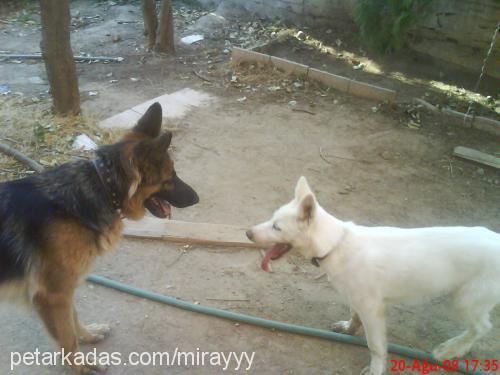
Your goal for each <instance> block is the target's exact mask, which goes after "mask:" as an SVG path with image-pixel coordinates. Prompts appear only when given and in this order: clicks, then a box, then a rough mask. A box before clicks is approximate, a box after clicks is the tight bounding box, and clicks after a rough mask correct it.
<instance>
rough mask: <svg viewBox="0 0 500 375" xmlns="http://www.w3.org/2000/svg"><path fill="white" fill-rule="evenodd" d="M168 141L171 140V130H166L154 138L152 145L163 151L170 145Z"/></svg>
mask: <svg viewBox="0 0 500 375" xmlns="http://www.w3.org/2000/svg"><path fill="white" fill-rule="evenodd" d="M170 142H172V132H169V131H166V132H165V133H163V134H162V135H161V136H160V137H159V138H158V139H155V140H154V147H155V149H156V150H158V151H159V152H165V151H167V149H168V147H169V146H170Z"/></svg>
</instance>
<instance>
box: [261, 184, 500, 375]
mask: <svg viewBox="0 0 500 375" xmlns="http://www.w3.org/2000/svg"><path fill="white" fill-rule="evenodd" d="M311 195H312V197H313V198H314V194H313V193H312V191H311V189H310V188H309V186H308V184H307V181H306V179H305V178H304V177H301V178H300V179H299V181H298V183H297V187H296V189H295V198H294V199H293V200H292V201H291V202H290V203H288V204H286V205H284V206H283V207H281V208H279V209H278V210H277V211H276V212H275V213H274V215H273V217H272V218H271V220H269V221H267V222H264V223H262V224H259V225H256V226H255V227H253V228H252V230H251V235H252V237H253V238H252V239H253V240H254V241H256V242H260V243H276V242H286V243H290V244H291V245H292V246H293V250H296V251H299V252H300V253H301V254H302V255H303V256H304V257H305V258H307V259H311V258H313V257H318V258H321V257H324V256H325V255H327V257H326V258H325V259H324V260H322V261H320V267H321V268H322V269H323V270H324V271H325V272H326V273H327V274H328V277H329V279H330V281H331V282H332V284H333V285H334V287H335V289H336V290H337V291H338V292H339V293H340V294H342V295H343V296H344V297H345V298H346V300H347V301H348V302H349V304H350V307H351V314H352V317H351V320H350V321H342V322H338V323H336V324H335V326H334V329H335V330H336V331H339V332H345V333H354V332H355V331H356V329H357V328H358V327H359V325H360V324H359V320H361V322H362V324H363V327H364V330H365V334H366V338H367V342H368V347H369V349H370V352H371V362H370V368H369V370H368V372H369V374H370V375H379V374H382V373H384V371H385V369H386V361H387V342H386V326H385V325H386V323H385V308H386V305H387V304H390V303H394V302H400V301H409V300H412V301H415V300H416V301H418V300H420V299H422V298H427V297H434V296H439V295H445V294H451V295H452V296H453V302H454V305H455V308H456V310H457V311H458V313H459V314H460V315H461V317H462V319H463V321H464V324H465V325H466V326H467V330H466V331H465V332H464V333H462V334H461V335H459V336H457V337H454V338H452V339H450V340H448V341H446V342H445V343H443V344H441V345H440V346H438V347H437V348H436V349H435V350H434V352H433V353H434V356H435V357H436V358H438V359H441V360H442V359H447V358H453V357H460V356H463V355H464V354H465V353H467V352H468V351H469V350H470V348H471V346H472V345H473V343H474V342H475V341H476V340H477V339H479V338H480V337H481V336H483V335H484V334H485V333H486V332H488V330H489V329H490V328H491V323H490V321H489V312H490V310H491V309H492V308H493V307H494V306H495V305H496V304H497V303H498V302H500V234H498V233H495V232H492V231H490V230H488V229H486V228H483V227H430V228H416V229H402V228H394V227H364V226H360V225H356V224H354V223H351V222H343V221H341V220H338V219H336V218H335V217H333V216H332V215H330V214H329V213H328V212H326V211H325V210H324V209H323V208H322V207H321V206H320V205H319V204H318V203H317V201H316V199H315V198H314V199H313V201H314V207H313V210H312V211H311V212H310V216H309V217H308V216H307V213H308V212H309V210H308V207H305V202H306V201H307V200H309V201H310V198H307V199H306V197H308V196H311ZM273 225H275V228H276V226H277V228H278V229H280V230H276V229H273ZM293 250H292V251H293Z"/></svg>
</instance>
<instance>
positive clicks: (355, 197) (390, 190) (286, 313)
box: [0, 1, 500, 375]
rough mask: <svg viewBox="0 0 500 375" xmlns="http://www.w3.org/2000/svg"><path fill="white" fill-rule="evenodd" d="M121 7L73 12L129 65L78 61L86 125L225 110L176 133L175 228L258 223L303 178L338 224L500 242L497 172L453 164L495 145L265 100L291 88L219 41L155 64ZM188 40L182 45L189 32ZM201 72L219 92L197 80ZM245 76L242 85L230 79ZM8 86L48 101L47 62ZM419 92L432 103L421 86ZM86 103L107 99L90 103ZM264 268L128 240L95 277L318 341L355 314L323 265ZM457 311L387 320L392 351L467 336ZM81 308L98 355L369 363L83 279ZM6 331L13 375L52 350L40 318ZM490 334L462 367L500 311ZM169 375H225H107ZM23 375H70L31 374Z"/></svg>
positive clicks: (21, 315)
mask: <svg viewBox="0 0 500 375" xmlns="http://www.w3.org/2000/svg"><path fill="white" fill-rule="evenodd" d="M111 3H112V2H96V3H92V5H91V6H89V5H87V4H88V3H87V2H84V1H74V2H72V9H73V11H74V12H78V11H80V15H81V16H83V15H89V16H91V15H94V14H100V15H101V16H102V18H103V21H99V22H96V23H91V24H89V25H87V26H83V27H81V28H76V29H75V30H78V31H77V32H75V30H74V32H73V35H72V38H73V39H72V42H73V49H74V51H75V52H85V53H92V54H98V55H112V56H123V57H125V61H124V62H123V63H120V64H100V63H93V64H78V66H77V68H78V74H79V80H80V90H81V94H82V106H83V109H84V113H85V114H86V115H87V116H92V117H95V118H96V119H99V120H100V119H104V118H107V117H109V116H111V115H113V114H115V113H119V112H121V111H123V110H125V109H127V108H129V107H131V106H134V105H136V104H139V103H141V102H144V101H146V100H148V99H150V98H153V97H156V96H159V95H162V94H164V93H171V92H174V91H176V90H179V89H182V88H185V87H190V88H193V89H196V90H201V91H204V92H206V93H209V94H210V95H213V96H214V97H215V98H216V100H215V101H214V102H213V104H212V105H210V106H209V107H204V108H197V109H193V110H192V111H191V112H190V113H189V114H187V115H186V116H185V117H184V118H182V119H178V120H174V121H172V122H171V123H170V124H168V125H169V126H172V127H177V128H179V131H177V132H176V134H175V137H174V140H173V145H174V158H175V160H176V169H177V171H178V173H179V175H180V176H181V177H182V178H183V179H184V180H186V181H188V182H189V183H190V184H191V185H192V186H193V187H195V188H196V190H197V191H198V193H199V195H200V203H199V204H198V205H196V206H194V207H191V208H187V209H184V210H175V211H174V218H175V219H179V220H188V221H195V222H210V223H225V224H237V225H243V226H250V225H252V224H254V223H257V222H260V221H262V220H265V219H267V218H268V216H269V215H270V214H271V213H272V212H273V210H274V209H275V208H276V207H277V206H279V205H281V204H283V203H285V202H287V201H288V200H289V199H290V198H291V197H292V193H293V188H294V185H295V182H296V180H297V178H298V177H299V176H300V175H305V176H307V178H308V180H309V182H310V184H311V186H312V187H313V189H314V190H315V192H316V194H317V197H318V199H319V201H320V203H321V204H322V205H323V206H324V207H325V208H326V209H327V210H328V211H329V212H331V213H333V214H335V215H336V216H337V217H339V218H340V219H343V220H353V221H355V222H357V223H359V224H366V225H393V226H401V227H415V226H434V225H484V226H486V227H488V228H490V229H492V230H495V231H500V222H499V221H498V218H499V217H500V215H499V214H500V207H499V205H498V196H499V186H500V173H499V172H498V171H496V170H494V169H492V168H488V167H484V166H479V165H475V164H471V163H469V162H465V161H462V160H459V159H456V158H453V157H452V156H451V155H452V150H453V147H455V146H457V145H462V146H467V147H471V148H476V149H479V150H482V151H485V152H490V153H495V152H498V150H499V139H498V138H495V137H493V136H491V135H489V134H485V133H482V132H479V131H476V130H471V129H463V128H461V127H456V126H454V125H452V124H449V123H447V122H446V121H445V120H443V119H442V118H438V117H435V116H433V115H430V114H425V113H421V127H420V128H418V129H413V128H409V127H408V126H407V122H408V116H407V114H406V113H405V112H404V108H405V104H404V103H401V106H399V107H397V108H389V107H387V106H385V105H378V103H376V102H372V101H366V100H361V99H357V98H353V97H349V96H345V95H342V94H339V93H337V92H330V91H326V90H323V89H321V88H317V87H313V86H309V85H307V84H306V83H303V82H298V81H294V80H293V79H291V80H290V81H289V82H288V83H287V84H286V85H283V86H282V87H281V88H280V90H274V89H273V90H270V89H269V88H272V87H274V86H275V85H276V82H278V81H279V82H282V81H283V79H282V78H281V77H279V78H276V77H273V76H270V75H269V76H266V75H262V77H263V78H262V79H260V80H255V81H252V80H251V78H249V72H248V71H244V72H236V73H233V72H231V71H230V69H229V67H228V65H227V61H228V56H227V55H226V54H224V53H223V52H222V49H223V47H224V45H225V42H224V39H223V38H222V39H208V40H206V41H205V42H203V43H201V44H199V45H195V46H182V45H180V44H179V48H178V51H177V54H176V55H175V56H167V57H163V56H153V55H151V54H149V53H147V52H146V51H145V49H144V46H143V45H144V40H143V37H142V24H140V23H126V24H118V23H117V22H116V20H128V21H134V22H135V21H138V20H140V14H141V12H140V8H139V6H138V3H137V2H115V3H113V4H115V5H110V4H111ZM2 16H5V17H8V16H10V15H9V14H8V15H2ZM5 19H11V18H5ZM33 19H34V24H26V23H21V22H18V21H15V22H14V21H12V22H10V21H9V22H10V23H0V46H1V49H2V50H6V51H10V52H29V51H37V50H38V43H39V34H40V32H39V27H38V26H37V22H38V21H37V14H36V8H34V10H33ZM177 30H178V34H179V35H184V34H183V33H184V32H185V27H184V26H183V24H182V22H180V24H179V25H178V29H177ZM115 35H120V38H121V41H120V42H113V40H112V39H113V36H115ZM341 37H343V36H341ZM193 69H196V71H197V72H202V73H201V74H202V75H203V76H204V77H208V78H209V79H210V82H206V81H204V80H202V79H199V78H198V77H196V76H195V75H194V74H193V73H192V71H193ZM110 73H112V75H110ZM234 75H235V76H236V81H237V82H236V83H237V84H235V83H234V82H233V83H231V82H230V81H231V79H232V77H233V76H234ZM30 77H38V79H34V78H33V79H31V80H30ZM131 78H134V80H131ZM110 80H117V82H113V83H111V82H110ZM276 80H278V81H276ZM4 81H8V82H9V83H10V84H11V86H12V91H13V92H14V93H15V92H20V93H23V95H24V97H25V98H26V100H30V99H31V98H38V99H37V100H42V101H43V100H47V99H46V97H47V94H46V90H47V89H48V85H47V83H46V76H45V73H44V67H43V64H41V63H39V62H38V63H36V62H30V63H20V64H17V63H7V62H0V83H3V82H4ZM33 82H38V83H33ZM293 82H298V83H299V85H297V86H294V85H293ZM301 85H302V86H301ZM464 85H465V84H464ZM285 86H286V87H289V86H291V87H293V89H291V90H287V89H286V88H285ZM415 90H416V89H415ZM420 90H421V91H419V93H421V94H423V93H424V91H425V90H426V88H421V89H420ZM89 91H96V92H98V94H97V95H95V96H89V95H88V92H89ZM13 95H15V94H13ZM412 95H415V94H412ZM243 97H246V99H245V100H241V99H242V98H243ZM238 99H240V101H238ZM291 100H295V101H296V102H297V104H296V106H295V107H293V108H303V109H307V110H308V111H310V112H312V113H314V114H311V113H306V112H297V111H293V110H292V107H291V106H290V105H289V102H290V101H291ZM0 129H1V128H0ZM3 137H9V138H14V139H15V137H16V133H15V131H12V133H9V134H1V133H0V138H3ZM18 141H20V142H22V140H18ZM320 150H321V152H320ZM260 260H261V255H260V253H259V252H258V251H255V250H247V249H232V250H228V249H221V248H205V247H199V246H188V247H185V246H182V245H178V244H171V243H166V242H159V241H153V240H131V239H127V238H125V239H123V240H122V242H121V244H120V245H119V246H118V248H117V249H116V251H113V252H111V253H109V254H107V255H106V256H104V257H103V258H102V259H100V260H99V261H98V262H97V264H96V266H95V268H94V270H93V273H95V274H99V275H103V276H107V277H110V278H112V279H116V280H119V281H122V282H125V283H129V284H132V285H135V286H137V287H141V288H144V289H147V290H151V291H155V292H158V293H163V294H167V295H172V296H175V297H178V298H181V299H183V300H187V301H196V302H199V303H200V304H205V305H209V306H214V307H218V308H223V309H228V310H234V311H238V312H243V313H247V314H252V315H258V316H262V317H265V318H271V319H275V320H281V321H286V322H291V323H297V324H303V325H307V326H312V327H317V328H325V329H326V328H328V327H329V326H330V325H331V324H332V323H333V322H334V321H336V320H340V319H345V318H347V316H348V308H347V307H345V306H344V305H343V304H342V303H341V300H340V299H339V296H338V295H336V293H335V292H334V291H333V290H332V287H331V286H330V285H329V283H328V282H327V281H326V280H325V278H321V279H315V277H316V276H317V275H318V270H317V269H316V268H314V267H313V266H312V265H310V264H307V263H305V262H304V261H303V260H302V259H300V258H298V257H296V256H293V255H290V256H289V257H287V258H285V259H282V260H279V261H276V262H274V263H273V268H274V272H273V273H264V272H263V271H261V270H260V268H259V264H260ZM394 266H395V267H397V265H394ZM448 305H449V301H448V299H447V298H440V299H435V300H432V301H428V302H426V303H425V304H423V305H419V306H394V307H393V308H391V309H389V311H388V327H389V329H388V336H389V341H390V342H392V343H398V344H402V345H406V346H411V347H414V348H419V349H422V350H426V351H430V350H431V349H432V348H433V347H434V346H436V345H437V344H439V343H441V342H442V341H444V340H446V339H448V338H450V337H452V336H454V335H456V334H458V333H460V332H461V330H462V329H463V326H462V325H461V323H460V321H459V319H458V318H457V317H455V316H454V315H453V311H451V312H450V311H449V309H448V308H447V307H448ZM77 307H78V310H79V315H80V317H81V319H82V321H83V322H85V323H87V322H88V323H91V322H97V323H109V324H110V325H111V327H112V333H111V335H110V337H109V338H108V339H107V340H106V341H103V342H102V343H99V344H97V345H96V347H97V349H98V350H99V351H109V352H113V351H119V352H121V353H123V354H124V355H126V354H127V353H129V352H132V351H138V352H142V351H150V352H153V351H168V350H169V351H173V350H174V349H175V348H176V347H178V348H179V349H180V350H185V351H196V350H197V348H200V350H203V351H247V352H253V351H254V352H255V353H256V354H255V360H254V363H253V367H252V369H251V371H252V372H253V373H255V374H332V373H333V374H346V375H349V374H356V373H359V371H360V370H361V369H362V368H363V367H364V366H366V365H367V364H368V361H369V353H368V351H367V350H366V349H365V348H358V347H352V346H348V345H345V344H340V343H335V342H329V341H325V340H319V339H312V338H308V337H302V336H299V335H293V334H287V333H283V332H278V331H271V330H267V329H261V328H256V327H252V326H248V325H244V324H235V323H233V322H229V321H225V320H220V319H215V318H210V317H206V316H203V315H199V314H195V313H188V312H184V311H182V310H179V309H175V308H172V307H167V306H163V305H160V304H156V303H153V302H149V301H145V300H141V299H139V298H135V297H132V296H129V295H125V294H122V293H119V292H116V291H113V290H109V289H106V288H103V287H99V286H95V285H93V284H91V283H87V282H84V283H83V285H82V286H81V287H80V289H79V290H78V293H77ZM0 321H2V327H1V332H2V334H1V335H0V347H2V348H3V350H2V351H0V368H2V369H5V370H2V371H3V372H2V373H4V372H6V371H7V369H8V367H9V364H10V352H12V351H19V352H25V351H34V350H35V348H39V350H40V351H52V350H54V348H55V347H54V345H53V343H52V342H51V340H50V339H49V338H48V337H47V335H46V333H45V331H44V329H43V328H42V326H41V324H40V322H39V321H38V319H36V317H35V316H34V314H33V313H32V312H29V311H26V310H25V309H23V308H21V307H18V306H12V305H5V304H3V305H0ZM492 322H493V325H494V328H493V330H492V331H491V332H490V333H488V335H487V336H486V337H484V338H483V339H482V340H481V341H480V342H478V343H477V344H476V345H475V346H474V347H473V349H472V351H471V353H469V355H468V356H467V358H470V359H495V358H496V359H499V358H498V353H500V340H498V338H499V337H500V308H499V307H498V306H497V307H496V309H495V310H494V311H493V313H492ZM85 349H89V350H90V349H91V347H86V348H85ZM391 358H395V357H391ZM166 372H168V373H173V374H177V373H189V374H191V373H193V374H212V373H214V374H215V373H220V372H222V370H221V368H216V367H212V368H211V367H204V368H195V367H173V368H168V369H165V368H160V367H135V368H134V367H130V366H129V367H126V366H121V367H112V368H110V369H109V370H108V373H109V374H164V373H166ZM228 372H230V373H232V372H234V371H233V369H229V370H228ZM14 373H15V374H37V375H38V374H45V373H47V374H65V373H69V371H68V370H66V369H63V368H61V367H55V368H45V369H43V370H41V369H40V368H35V367H28V366H24V367H19V368H18V369H17V370H16V371H15V372H14Z"/></svg>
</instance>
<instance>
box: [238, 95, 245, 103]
mask: <svg viewBox="0 0 500 375" xmlns="http://www.w3.org/2000/svg"><path fill="white" fill-rule="evenodd" d="M245 100H247V97H246V96H243V97H241V98H239V99H236V101H238V102H240V103H243V102H244V101H245Z"/></svg>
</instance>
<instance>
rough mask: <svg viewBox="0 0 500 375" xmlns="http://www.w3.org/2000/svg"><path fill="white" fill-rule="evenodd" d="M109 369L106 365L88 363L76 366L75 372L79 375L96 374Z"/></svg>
mask: <svg viewBox="0 0 500 375" xmlns="http://www.w3.org/2000/svg"><path fill="white" fill-rule="evenodd" d="M107 369H108V368H107V367H106V366H101V365H90V364H86V365H82V366H74V373H75V374H77V375H96V374H99V373H103V372H105V371H106V370H107Z"/></svg>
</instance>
